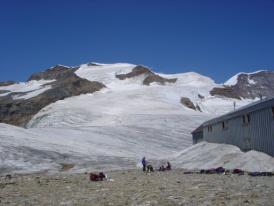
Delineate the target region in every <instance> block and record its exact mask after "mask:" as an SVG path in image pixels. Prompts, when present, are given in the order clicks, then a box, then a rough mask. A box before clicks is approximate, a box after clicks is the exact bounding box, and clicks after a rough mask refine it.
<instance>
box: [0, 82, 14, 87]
mask: <svg viewBox="0 0 274 206" xmlns="http://www.w3.org/2000/svg"><path fill="white" fill-rule="evenodd" d="M15 83H16V82H15V81H5V82H0V87H3V86H9V85H12V84H15Z"/></svg>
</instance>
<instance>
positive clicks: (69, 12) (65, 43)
mask: <svg viewBox="0 0 274 206" xmlns="http://www.w3.org/2000/svg"><path fill="white" fill-rule="evenodd" d="M90 61H97V62H102V63H112V62H130V63H135V64H144V65H147V66H149V67H151V68H153V69H154V70H155V71H157V72H164V73H178V72H186V71H195V72H198V73H201V74H203V75H206V76H210V77H211V78H213V79H214V80H216V81H217V82H223V81H225V80H226V79H228V78H229V77H231V76H232V75H234V74H235V73H238V72H240V71H245V72H250V71H254V70H258V69H269V70H274V0H115V1H114V0H94V1H93V0H89V1H88V0H66V1H62V0H59V1H58V0H46V1H45V0H40V1H39V0H24V1H23V0H17V1H16V0H0V71H1V72H0V81H3V80H16V81H24V80H26V79H27V78H28V77H29V76H30V74H31V73H33V72H36V71H41V70H44V69H46V68H49V67H50V66H52V65H55V64H64V65H79V64H82V63H86V62H90Z"/></svg>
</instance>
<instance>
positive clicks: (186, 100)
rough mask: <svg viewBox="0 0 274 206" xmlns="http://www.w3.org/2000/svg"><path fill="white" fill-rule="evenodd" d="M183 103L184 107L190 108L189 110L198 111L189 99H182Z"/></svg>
mask: <svg viewBox="0 0 274 206" xmlns="http://www.w3.org/2000/svg"><path fill="white" fill-rule="evenodd" d="M181 103H182V104H183V105H184V106H186V107H188V108H189V109H193V110H196V107H195V106H194V104H193V102H192V101H191V100H190V99H189V98H187V97H182V98H181Z"/></svg>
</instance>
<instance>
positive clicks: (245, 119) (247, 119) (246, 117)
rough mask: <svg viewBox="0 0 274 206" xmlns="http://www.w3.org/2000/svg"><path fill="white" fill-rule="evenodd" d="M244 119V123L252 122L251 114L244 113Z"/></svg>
mask: <svg viewBox="0 0 274 206" xmlns="http://www.w3.org/2000/svg"><path fill="white" fill-rule="evenodd" d="M242 119H243V125H247V124H249V123H250V115H249V114H247V115H243V116H242Z"/></svg>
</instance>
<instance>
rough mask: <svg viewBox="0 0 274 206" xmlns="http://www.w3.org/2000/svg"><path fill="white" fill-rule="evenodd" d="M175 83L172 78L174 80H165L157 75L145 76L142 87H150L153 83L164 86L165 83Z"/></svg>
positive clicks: (175, 79)
mask: <svg viewBox="0 0 274 206" xmlns="http://www.w3.org/2000/svg"><path fill="white" fill-rule="evenodd" d="M176 81H177V78H174V79H166V78H164V77H161V76H159V75H157V74H153V75H149V76H147V77H146V78H145V79H144V81H143V84H144V85H150V84H151V83H153V82H157V83H159V84H162V85H164V84H166V83H175V82H176Z"/></svg>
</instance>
